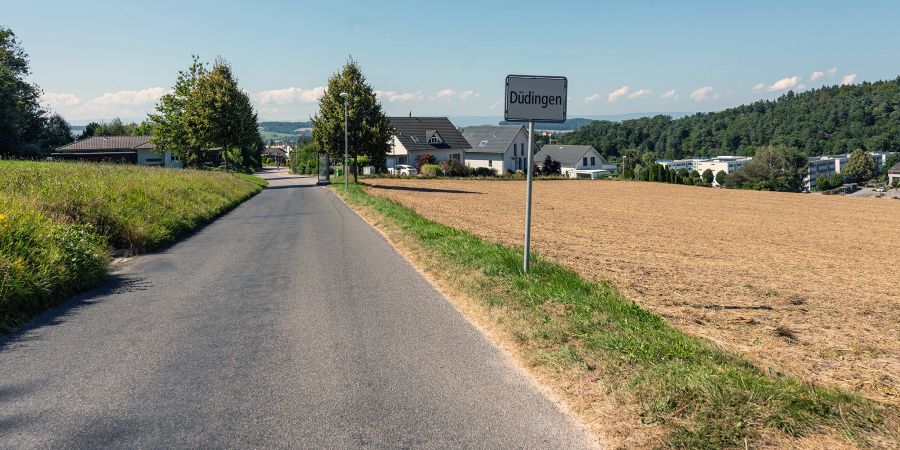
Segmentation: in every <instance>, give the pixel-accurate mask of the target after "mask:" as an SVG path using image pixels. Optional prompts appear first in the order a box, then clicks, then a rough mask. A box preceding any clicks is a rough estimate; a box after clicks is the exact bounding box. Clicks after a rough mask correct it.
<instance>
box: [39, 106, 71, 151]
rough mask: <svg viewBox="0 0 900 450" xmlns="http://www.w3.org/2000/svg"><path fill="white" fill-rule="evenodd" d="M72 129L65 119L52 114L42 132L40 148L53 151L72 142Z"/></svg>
mask: <svg viewBox="0 0 900 450" xmlns="http://www.w3.org/2000/svg"><path fill="white" fill-rule="evenodd" d="M74 140H75V138H74V137H73V136H72V127H71V126H70V125H69V122H66V119H63V117H62V116H61V115H59V114H53V115H52V116H50V118H48V119H47V124H46V126H44V132H43V135H42V136H41V147H44V148H48V149H55V148H57V147H61V146H63V145H66V144H68V143H71V142H72V141H74Z"/></svg>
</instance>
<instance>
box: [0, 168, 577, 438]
mask: <svg viewBox="0 0 900 450" xmlns="http://www.w3.org/2000/svg"><path fill="white" fill-rule="evenodd" d="M265 176H266V177H268V178H270V180H271V185H270V187H269V188H268V189H266V190H265V191H263V192H262V193H261V194H259V195H258V196H256V197H254V198H253V199H251V200H249V201H247V202H246V203H244V204H243V205H241V206H239V207H238V208H236V209H234V210H233V211H231V212H230V213H229V214H227V215H225V216H224V217H222V218H220V219H219V220H217V221H215V222H213V223H212V224H210V225H208V226H206V227H204V228H203V229H202V230H200V231H199V232H197V233H195V234H194V235H192V236H190V237H188V238H186V239H184V240H183V241H181V242H180V243H178V244H176V245H174V246H172V247H170V248H168V249H167V250H165V251H162V252H159V253H155V254H150V255H145V256H141V257H139V258H135V259H133V260H131V261H128V262H125V263H123V264H121V265H119V266H117V269H116V273H115V274H114V275H113V276H112V277H111V279H110V280H109V281H108V282H106V283H105V284H104V285H103V286H102V287H100V288H97V289H95V290H93V291H90V292H88V293H86V294H84V295H82V296H79V297H77V298H75V299H73V300H72V301H70V302H68V303H66V304H65V305H63V306H61V307H59V308H57V309H54V310H52V311H49V312H48V313H47V314H44V315H42V316H41V317H39V318H38V319H36V320H35V321H33V322H32V323H30V324H29V325H27V326H25V327H24V328H22V329H21V330H19V331H18V332H16V333H14V334H12V335H10V336H7V337H6V338H2V339H0V448H97V447H113V448H160V447H182V448H183V447H190V448H218V447H240V448H245V447H303V448H317V447H327V448H357V447H376V448H383V447H391V448H397V447H401V448H406V447H430V448H435V447H441V448H443V447H478V448H581V447H589V446H591V445H592V442H591V441H589V440H588V438H587V437H586V436H585V435H584V434H583V433H582V432H581V431H580V429H579V428H578V427H577V426H576V425H575V424H574V422H573V421H572V420H571V419H570V418H568V417H567V416H566V415H565V414H563V413H562V412H561V411H560V410H559V409H558V408H557V407H556V406H555V405H554V404H553V403H552V402H551V401H550V400H549V399H548V398H547V397H545V396H544V395H543V394H542V393H541V392H540V391H539V390H538V388H537V387H536V386H535V385H534V383H533V382H532V381H530V380H529V379H528V378H527V377H526V376H524V375H523V374H522V373H521V372H520V371H519V370H518V369H517V368H515V367H514V366H513V365H512V363H511V362H510V361H509V359H508V358H507V357H506V356H505V354H504V353H503V352H502V351H500V350H499V349H498V348H496V347H495V346H494V345H492V344H491V343H490V342H489V341H488V340H487V339H486V338H485V337H484V336H483V335H482V334H481V333H480V332H479V331H477V330H476V329H475V328H473V327H472V326H471V325H470V324H469V323H468V322H466V321H465V320H464V319H463V318H462V317H461V316H460V315H459V313H458V312H457V311H456V310H455V309H453V307H452V306H451V305H450V304H449V303H448V302H447V300H446V299H445V298H443V297H442V296H441V294H439V293H438V292H437V291H435V290H434V288H432V287H431V286H430V285H429V284H428V283H427V282H426V281H425V280H424V279H423V278H422V277H421V276H420V275H418V273H417V272H416V271H415V270H414V269H413V268H412V267H411V266H410V265H409V264H408V263H407V262H406V261H405V260H404V259H403V258H402V257H401V256H399V255H398V254H397V253H396V252H395V251H394V249H393V248H392V247H391V246H390V245H389V244H388V243H387V242H386V241H385V240H384V239H383V238H382V237H381V236H380V235H379V234H378V233H377V232H376V231H375V230H373V229H372V228H371V227H370V226H369V225H367V224H366V223H365V222H363V221H362V220H361V219H360V218H359V217H357V216H356V215H355V214H354V213H353V212H352V211H351V210H349V209H348V208H347V207H346V206H344V205H343V203H341V202H340V200H338V199H337V198H336V197H335V196H334V194H332V193H331V192H329V191H327V190H326V189H324V188H321V187H316V186H314V185H313V181H314V180H311V179H300V178H292V177H288V176H287V175H284V174H283V173H282V174H280V175H279V174H275V173H268V174H266V175H265Z"/></svg>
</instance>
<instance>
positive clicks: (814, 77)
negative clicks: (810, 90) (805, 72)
mask: <svg viewBox="0 0 900 450" xmlns="http://www.w3.org/2000/svg"><path fill="white" fill-rule="evenodd" d="M824 76H825V72H819V71H818V70H817V71H815V72H813V73H812V75H810V76H809V81H816V80H818V79H819V78H822V77H824Z"/></svg>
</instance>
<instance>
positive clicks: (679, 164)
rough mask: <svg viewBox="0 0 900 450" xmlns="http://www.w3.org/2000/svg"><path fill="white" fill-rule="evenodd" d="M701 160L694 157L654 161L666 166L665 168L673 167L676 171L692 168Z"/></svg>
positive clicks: (691, 169) (690, 169)
mask: <svg viewBox="0 0 900 450" xmlns="http://www.w3.org/2000/svg"><path fill="white" fill-rule="evenodd" d="M699 161H703V160H702V159H699V158H694V159H657V160H656V163H657V164H659V165H661V166H663V167H665V168H667V169H675V170H676V171H678V170H681V169H684V170H687V171H688V172H691V171H693V170H694V168H695V167H696V165H697V162H699Z"/></svg>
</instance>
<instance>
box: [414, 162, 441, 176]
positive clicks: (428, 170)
mask: <svg viewBox="0 0 900 450" xmlns="http://www.w3.org/2000/svg"><path fill="white" fill-rule="evenodd" d="M419 173H420V174H422V176H423V177H429V178H434V177H436V176H440V175H441V166H439V165H437V164H424V165H422V169H421V170H419Z"/></svg>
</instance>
